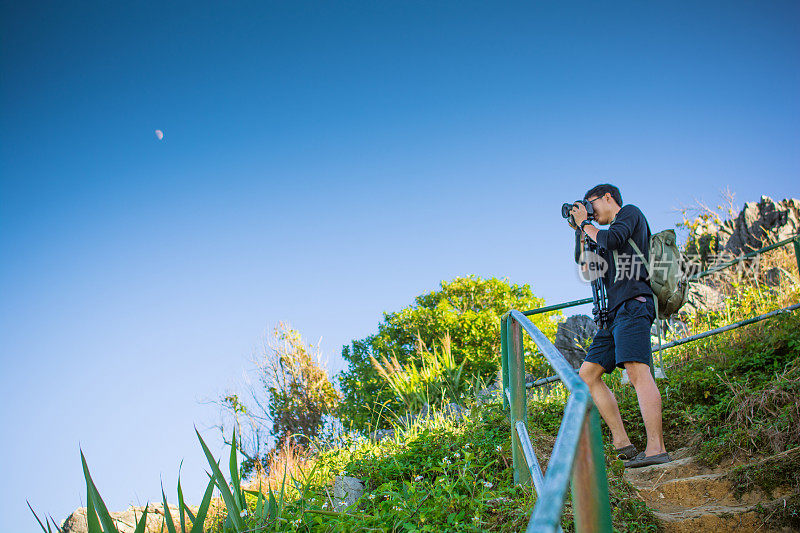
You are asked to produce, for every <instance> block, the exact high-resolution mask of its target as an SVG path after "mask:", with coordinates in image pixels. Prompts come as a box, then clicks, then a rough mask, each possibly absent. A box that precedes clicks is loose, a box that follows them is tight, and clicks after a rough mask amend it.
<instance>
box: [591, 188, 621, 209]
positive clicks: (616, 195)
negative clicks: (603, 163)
mask: <svg viewBox="0 0 800 533" xmlns="http://www.w3.org/2000/svg"><path fill="white" fill-rule="evenodd" d="M607 192H610V193H611V198H613V199H614V201H615V202H617V205H618V206H620V207H622V195H621V194H620V193H619V189H617V188H616V187H614V186H613V185H611V184H610V183H602V184H600V185H597V186H596V187H592V188H591V189H589V192H587V193H586V194H584V195H583V199H584V200H585V199H587V198H589V197H590V196H594V195H595V194H596V195H597V197H598V198H599V197H601V196H603V195H604V194H605V193H607Z"/></svg>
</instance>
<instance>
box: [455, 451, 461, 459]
mask: <svg viewBox="0 0 800 533" xmlns="http://www.w3.org/2000/svg"><path fill="white" fill-rule="evenodd" d="M453 458H454V459H461V454H460V453H458V452H456V453H454V454H453Z"/></svg>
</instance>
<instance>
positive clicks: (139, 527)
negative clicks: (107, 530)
mask: <svg viewBox="0 0 800 533" xmlns="http://www.w3.org/2000/svg"><path fill="white" fill-rule="evenodd" d="M148 507H150V502H147V504H146V505H145V506H144V512H143V513H142V517H141V518H140V519H139V522H138V523H137V524H136V529H135V530H134V532H133V533H144V528H146V527H147V508H148Z"/></svg>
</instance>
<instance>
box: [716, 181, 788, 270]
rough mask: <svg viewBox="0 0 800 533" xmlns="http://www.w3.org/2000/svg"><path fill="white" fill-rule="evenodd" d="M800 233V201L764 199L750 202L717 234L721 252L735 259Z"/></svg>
mask: <svg viewBox="0 0 800 533" xmlns="http://www.w3.org/2000/svg"><path fill="white" fill-rule="evenodd" d="M798 232H800V200H798V199H797V198H789V199H784V200H781V201H780V202H776V201H774V200H773V199H771V198H769V197H768V196H762V197H761V199H760V200H759V201H758V202H747V203H746V204H744V207H743V208H742V210H741V211H740V212H739V215H738V216H737V217H736V218H735V219H733V220H727V221H725V222H724V223H723V224H722V226H721V227H720V228H719V230H718V231H717V233H716V238H717V249H718V250H720V251H725V252H727V253H730V254H732V255H734V256H738V255H739V254H742V253H747V252H752V251H753V250H758V249H759V248H762V247H764V246H767V245H769V244H772V243H775V242H778V241H782V240H784V239H788V238H789V237H792V236H794V235H797V233H798Z"/></svg>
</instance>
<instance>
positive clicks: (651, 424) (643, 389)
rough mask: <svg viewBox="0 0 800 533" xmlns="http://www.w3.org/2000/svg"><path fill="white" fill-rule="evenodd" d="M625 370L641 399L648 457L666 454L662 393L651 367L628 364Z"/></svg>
mask: <svg viewBox="0 0 800 533" xmlns="http://www.w3.org/2000/svg"><path fill="white" fill-rule="evenodd" d="M624 364H625V370H627V371H628V378H630V380H631V383H632V384H633V388H634V389H636V396H637V397H638V399H639V409H640V410H641V412H642V418H643V419H644V428H645V431H646V432H647V448H646V449H645V451H644V454H645V455H646V456H651V455H657V454H659V453H664V452H666V451H667V450H666V448H665V447H664V434H663V432H662V429H661V393H660V392H659V390H658V387H657V386H656V382H655V380H654V379H653V375H652V374H651V373H650V366H649V365H646V364H644V363H636V362H633V361H631V362H626V363H624ZM592 396H594V393H592Z"/></svg>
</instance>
